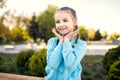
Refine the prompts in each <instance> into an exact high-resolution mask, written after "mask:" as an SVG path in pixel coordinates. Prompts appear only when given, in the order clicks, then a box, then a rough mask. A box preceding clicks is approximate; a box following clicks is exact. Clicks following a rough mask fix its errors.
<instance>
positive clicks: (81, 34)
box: [79, 26, 88, 40]
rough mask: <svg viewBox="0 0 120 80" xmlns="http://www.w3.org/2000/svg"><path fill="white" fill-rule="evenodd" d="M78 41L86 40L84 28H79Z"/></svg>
mask: <svg viewBox="0 0 120 80" xmlns="http://www.w3.org/2000/svg"><path fill="white" fill-rule="evenodd" d="M79 33H80V39H82V40H88V35H87V30H86V29H85V27H84V26H80V32H79Z"/></svg>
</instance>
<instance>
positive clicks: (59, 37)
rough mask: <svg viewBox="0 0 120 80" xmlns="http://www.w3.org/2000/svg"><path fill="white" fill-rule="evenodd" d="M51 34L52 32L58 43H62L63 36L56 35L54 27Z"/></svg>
mask: <svg viewBox="0 0 120 80" xmlns="http://www.w3.org/2000/svg"><path fill="white" fill-rule="evenodd" d="M52 32H53V33H54V34H55V36H56V37H57V38H58V39H59V42H63V40H64V39H63V36H62V35H60V34H58V33H57V31H56V28H55V27H54V28H53V29H52Z"/></svg>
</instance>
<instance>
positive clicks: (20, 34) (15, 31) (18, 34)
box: [11, 26, 30, 42]
mask: <svg viewBox="0 0 120 80" xmlns="http://www.w3.org/2000/svg"><path fill="white" fill-rule="evenodd" d="M11 32H12V40H13V41H15V42H23V41H25V40H28V39H30V36H29V35H28V33H27V31H26V30H24V29H22V28H21V27H19V26H15V27H13V28H12V30H11Z"/></svg>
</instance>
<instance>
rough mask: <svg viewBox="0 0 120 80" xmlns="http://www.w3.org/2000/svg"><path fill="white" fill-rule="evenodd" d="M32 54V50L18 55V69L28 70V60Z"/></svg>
mask: <svg viewBox="0 0 120 80" xmlns="http://www.w3.org/2000/svg"><path fill="white" fill-rule="evenodd" d="M33 54H34V50H26V51H22V52H20V53H19V54H18V56H17V60H16V64H17V67H18V68H22V69H28V64H29V59H30V57H31V56H32V55H33Z"/></svg>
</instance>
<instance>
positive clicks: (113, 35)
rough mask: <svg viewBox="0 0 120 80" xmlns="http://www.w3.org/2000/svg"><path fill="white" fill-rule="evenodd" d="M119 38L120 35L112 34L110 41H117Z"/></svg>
mask: <svg viewBox="0 0 120 80" xmlns="http://www.w3.org/2000/svg"><path fill="white" fill-rule="evenodd" d="M118 37H120V34H117V33H116V32H115V33H113V34H110V35H109V36H108V40H116V39H117V38H118Z"/></svg>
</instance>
